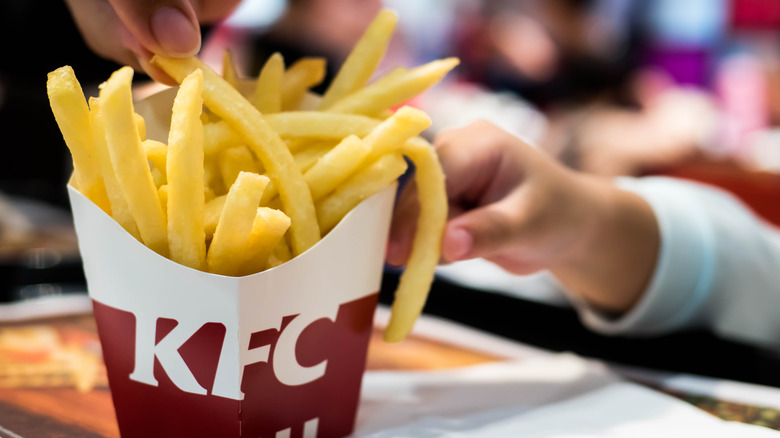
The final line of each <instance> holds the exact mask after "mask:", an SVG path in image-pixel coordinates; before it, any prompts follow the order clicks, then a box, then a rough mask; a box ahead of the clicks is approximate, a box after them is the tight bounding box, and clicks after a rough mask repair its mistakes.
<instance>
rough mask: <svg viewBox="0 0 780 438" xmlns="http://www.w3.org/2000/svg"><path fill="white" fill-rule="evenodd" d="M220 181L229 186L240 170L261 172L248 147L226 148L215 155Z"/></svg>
mask: <svg viewBox="0 0 780 438" xmlns="http://www.w3.org/2000/svg"><path fill="white" fill-rule="evenodd" d="M217 161H218V163H219V172H220V175H221V176H222V183H223V184H224V185H225V187H226V188H228V189H229V188H230V186H232V185H233V183H234V182H235V181H236V178H238V174H239V173H241V172H252V173H262V170H261V169H260V166H259V165H258V164H257V163H256V162H255V157H254V155H252V151H250V150H249V148H248V147H246V146H244V145H241V146H236V147H232V148H230V149H226V150H224V151H222V152H220V153H219V155H218V156H217Z"/></svg>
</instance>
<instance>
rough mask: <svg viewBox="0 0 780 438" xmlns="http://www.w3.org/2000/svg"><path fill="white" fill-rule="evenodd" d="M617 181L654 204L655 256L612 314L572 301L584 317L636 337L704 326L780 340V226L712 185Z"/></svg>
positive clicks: (727, 334)
mask: <svg viewBox="0 0 780 438" xmlns="http://www.w3.org/2000/svg"><path fill="white" fill-rule="evenodd" d="M617 183H618V186H619V187H621V188H622V189H624V190H629V191H631V192H633V193H636V194H638V195H639V196H642V197H643V198H644V199H645V200H646V201H647V202H648V203H649V204H650V206H651V207H652V209H653V211H654V213H655V215H656V219H657V221H658V224H659V227H660V233H661V245H660V251H659V255H658V260H657V262H656V268H655V272H654V274H653V278H652V279H651V282H650V284H649V285H648V287H647V290H646V291H645V293H644V295H643V296H642V298H641V299H640V301H639V302H638V303H637V304H636V305H635V307H634V308H633V309H632V310H630V311H629V312H628V313H626V314H624V315H622V316H620V317H619V318H609V317H607V316H605V315H602V314H600V313H598V311H596V310H594V309H592V308H589V307H588V306H587V305H585V304H584V303H581V302H575V303H574V305H575V306H576V307H577V308H578V310H579V313H580V316H581V318H582V320H583V323H584V324H585V325H587V326H588V327H589V328H591V329H592V330H594V331H597V332H601V333H604V334H614V335H635V336H642V335H645V336H649V335H659V334H663V333H668V332H671V331H674V330H681V329H686V328H694V327H698V328H701V327H704V328H709V329H711V330H712V331H714V332H715V333H717V334H719V335H721V336H723V337H724V338H728V339H732V340H736V341H740V342H746V343H751V344H754V345H758V346H762V347H766V348H777V347H778V346H780V230H778V229H777V228H775V227H773V226H771V225H769V224H767V223H765V222H763V221H762V220H761V219H759V218H758V217H757V216H756V215H754V214H753V213H752V212H751V211H750V210H749V209H748V208H747V207H746V206H745V205H744V204H742V203H741V202H740V201H739V200H737V199H736V198H735V197H733V196H731V195H730V194H728V193H727V192H725V191H722V190H720V189H717V188H714V187H711V186H706V185H703V184H698V183H693V182H688V181H683V180H679V179H673V178H665V177H646V178H621V179H619V180H617Z"/></svg>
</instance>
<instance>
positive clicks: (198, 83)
mask: <svg viewBox="0 0 780 438" xmlns="http://www.w3.org/2000/svg"><path fill="white" fill-rule="evenodd" d="M202 90H203V72H201V71H200V70H196V71H194V72H192V73H191V74H190V75H189V76H187V77H186V78H184V81H182V83H181V87H180V88H179V92H178V94H177V95H176V100H174V102H173V110H172V112H173V116H172V117H171V128H170V133H169V135H168V159H167V160H166V166H167V173H166V179H167V181H168V184H167V187H168V196H167V202H166V208H167V210H166V211H167V219H168V248H169V252H170V258H171V260H173V261H174V262H177V263H181V264H182V265H184V266H189V267H190V268H193V269H198V270H203V268H204V267H205V266H206V232H205V228H204V227H205V225H204V219H203V215H204V209H205V204H206V199H205V195H204V193H203V187H204V185H203V184H204V179H203V178H204V177H203V159H204V158H203V125H202V123H201V121H200V114H201V111H202V108H203V98H202V97H201V94H202Z"/></svg>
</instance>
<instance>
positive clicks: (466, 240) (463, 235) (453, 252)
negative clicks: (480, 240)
mask: <svg viewBox="0 0 780 438" xmlns="http://www.w3.org/2000/svg"><path fill="white" fill-rule="evenodd" d="M473 244H474V237H473V236H472V235H471V233H469V232H468V231H466V230H464V229H463V228H455V229H454V230H452V231H450V232H448V233H447V235H446V236H445V240H444V255H445V257H446V258H447V259H448V260H449V261H456V260H461V259H464V258H466V257H467V256H468V254H469V253H470V252H471V247H472V245H473Z"/></svg>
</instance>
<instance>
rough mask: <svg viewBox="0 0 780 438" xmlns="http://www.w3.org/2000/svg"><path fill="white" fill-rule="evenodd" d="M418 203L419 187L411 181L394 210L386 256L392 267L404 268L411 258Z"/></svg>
mask: <svg viewBox="0 0 780 438" xmlns="http://www.w3.org/2000/svg"><path fill="white" fill-rule="evenodd" d="M417 202H418V201H417V187H416V185H415V184H414V181H410V182H409V184H408V185H407V187H405V188H404V190H403V192H402V193H401V195H400V196H399V197H398V201H396V204H395V208H394V209H393V222H392V226H391V227H390V239H389V240H388V243H387V254H386V260H387V263H388V264H390V265H391V266H403V265H404V264H406V260H407V259H408V258H409V253H410V252H411V250H412V236H414V230H415V228H416V225H417V215H418V212H419V207H418V204H417Z"/></svg>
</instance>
